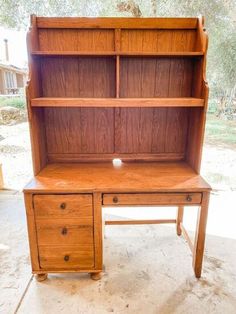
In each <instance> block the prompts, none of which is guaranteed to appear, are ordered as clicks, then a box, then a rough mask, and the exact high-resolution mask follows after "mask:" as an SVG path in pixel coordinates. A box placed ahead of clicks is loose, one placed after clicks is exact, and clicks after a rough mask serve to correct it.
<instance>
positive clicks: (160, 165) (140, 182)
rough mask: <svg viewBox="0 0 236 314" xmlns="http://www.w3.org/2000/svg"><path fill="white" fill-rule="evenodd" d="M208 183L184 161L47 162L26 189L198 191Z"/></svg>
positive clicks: (205, 187) (31, 191)
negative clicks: (118, 162)
mask: <svg viewBox="0 0 236 314" xmlns="http://www.w3.org/2000/svg"><path fill="white" fill-rule="evenodd" d="M210 189H211V187H210V186H209V184H208V183H207V182H206V181H205V180H204V179H203V178H202V177H201V176H200V175H198V174H196V172H195V171H194V170H193V169H192V168H191V167H190V166H189V165H188V164H187V163H185V162H125V163H121V164H120V165H114V164H113V163H112V162H110V163H108V162H106V163H105V162H104V163H79V164H78V163H74V164H73V163H70V164H68V163H57V164H56V163H55V164H48V165H47V166H46V167H45V168H44V169H43V170H42V171H41V172H40V173H39V174H38V175H37V176H36V177H34V178H33V179H32V180H31V181H30V182H29V184H28V185H27V186H26V187H25V189H24V192H26V193H86V192H96V191H97V192H115V193H118V192H126V193H128V192H131V193H132V192H199V191H206V190H210Z"/></svg>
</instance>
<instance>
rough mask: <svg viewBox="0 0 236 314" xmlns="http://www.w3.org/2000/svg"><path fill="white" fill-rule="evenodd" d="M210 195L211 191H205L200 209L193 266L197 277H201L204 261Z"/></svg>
mask: <svg viewBox="0 0 236 314" xmlns="http://www.w3.org/2000/svg"><path fill="white" fill-rule="evenodd" d="M209 197H210V193H209V192H203V194H202V202H201V207H200V208H199V210H198V218H197V227H196V233H195V240H194V249H193V268H194V272H195V276H196V277H197V278H200V277H201V272H202V261H203V253H204V246H205V236H206V224H207V215H208V205H209Z"/></svg>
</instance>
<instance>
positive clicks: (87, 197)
mask: <svg viewBox="0 0 236 314" xmlns="http://www.w3.org/2000/svg"><path fill="white" fill-rule="evenodd" d="M34 210H35V215H36V217H37V218H43V217H44V218H50V217H51V218H56V217H58V218H62V217H63V218H72V217H92V216H93V207H92V195H91V194H78V195H35V196H34Z"/></svg>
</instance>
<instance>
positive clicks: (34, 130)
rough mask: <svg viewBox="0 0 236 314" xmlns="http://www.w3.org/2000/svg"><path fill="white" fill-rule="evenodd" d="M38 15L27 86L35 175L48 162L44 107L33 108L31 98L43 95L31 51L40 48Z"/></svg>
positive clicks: (31, 40)
mask: <svg viewBox="0 0 236 314" xmlns="http://www.w3.org/2000/svg"><path fill="white" fill-rule="evenodd" d="M36 24H37V22H36V16H35V15H32V16H31V27H30V29H29V32H28V33H27V49H28V63H29V81H28V82H27V86H26V99H27V110H28V118H29V128H30V140H31V147H32V159H33V169H34V175H37V174H38V173H39V171H40V170H41V169H42V168H43V167H44V166H45V165H46V163H47V147H46V140H45V138H46V136H45V127H44V109H43V108H37V109H36V108H32V107H31V104H30V102H31V99H32V98H36V97H40V96H41V95H42V88H41V76H40V68H39V66H40V65H39V64H38V63H36V62H34V60H33V58H32V56H31V52H32V51H34V50H37V49H38V46H39V43H38V29H37V25H36Z"/></svg>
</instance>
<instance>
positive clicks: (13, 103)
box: [0, 97, 26, 109]
mask: <svg viewBox="0 0 236 314" xmlns="http://www.w3.org/2000/svg"><path fill="white" fill-rule="evenodd" d="M0 106H1V107H6V106H10V107H15V108H19V109H24V108H25V106H26V103H25V98H24V97H1V98H0Z"/></svg>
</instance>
